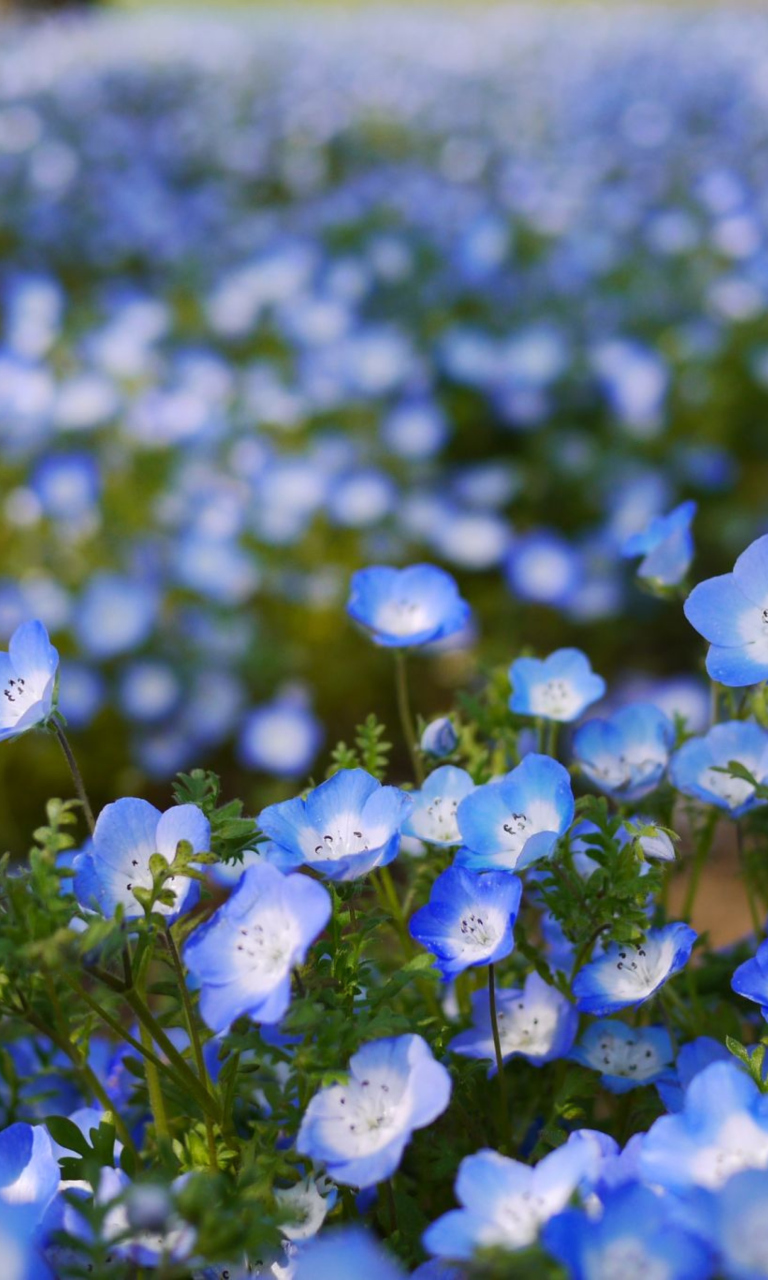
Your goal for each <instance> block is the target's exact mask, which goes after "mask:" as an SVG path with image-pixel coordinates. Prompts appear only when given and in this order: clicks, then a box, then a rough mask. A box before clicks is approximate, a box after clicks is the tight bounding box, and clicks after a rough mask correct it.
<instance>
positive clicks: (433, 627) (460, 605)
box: [347, 564, 471, 649]
mask: <svg viewBox="0 0 768 1280" xmlns="http://www.w3.org/2000/svg"><path fill="white" fill-rule="evenodd" d="M347 612H348V613H349V615H350V617H351V618H353V619H354V620H355V622H357V623H359V624H360V626H362V627H364V628H365V629H366V631H368V633H369V634H370V636H371V639H372V640H373V641H374V642H375V643H376V644H379V645H385V646H387V647H388V648H398V649H401V648H408V647H411V646H417V645H424V644H431V643H433V642H434V641H435V640H445V639H447V638H448V637H449V636H452V635H455V634H456V633H457V632H460V631H463V630H464V628H465V627H466V626H467V624H468V623H469V620H470V616H471V612H470V608H469V605H468V604H467V602H466V600H462V598H461V596H460V595H459V589H458V587H457V585H456V582H455V580H454V579H453V578H452V577H451V575H450V574H449V573H446V572H445V570H444V569H438V568H437V566H436V565H432V564H413V565H409V566H408V568H406V569H394V568H392V567H391V566H389V565H373V566H371V567H370V568H368V569H360V570H358V572H357V573H355V574H353V576H352V583H351V587H350V595H349V600H348V601H347Z"/></svg>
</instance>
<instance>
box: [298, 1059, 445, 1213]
mask: <svg viewBox="0 0 768 1280" xmlns="http://www.w3.org/2000/svg"><path fill="white" fill-rule="evenodd" d="M450 1096H451V1077H450V1076H449V1074H448V1072H447V1071H446V1069H445V1067H444V1066H443V1065H442V1064H441V1063H439V1062H436V1061H435V1059H434V1058H433V1056H432V1052H431V1050H430V1048H429V1045H428V1044H427V1042H426V1041H425V1040H423V1039H422V1038H421V1036H418V1035H405V1036H396V1037H393V1038H391V1039H385V1040H374V1041H373V1042H372V1043H371V1044H366V1045H364V1046H363V1048H362V1049H360V1050H358V1052H357V1053H356V1054H354V1055H353V1057H352V1058H351V1060H350V1063H349V1077H348V1079H347V1082H346V1083H345V1084H335V1085H331V1087H330V1088H328V1089H322V1090H321V1091H320V1093H318V1094H316V1095H315V1097H314V1098H313V1099H312V1101H311V1102H310V1104H309V1106H308V1107H307V1110H306V1112H305V1114H304V1118H303V1120H302V1122H301V1128H300V1130H299V1136H298V1138H297V1141H296V1147H297V1150H298V1151H299V1152H300V1153H301V1154H302V1155H307V1156H310V1157H311V1158H312V1160H314V1161H315V1163H316V1164H322V1165H324V1166H325V1168H326V1170H327V1172H328V1175H329V1176H330V1177H331V1178H333V1180H334V1182H341V1183H343V1184H345V1185H347V1186H352V1187H359V1188H364V1187H372V1186H374V1185H375V1184H376V1183H377V1182H381V1181H383V1179H384V1178H388V1177H389V1176H390V1174H392V1173H394V1172H395V1170H396V1169H397V1167H398V1165H399V1163H400V1160H401V1157H402V1154H403V1151H404V1150H405V1148H406V1146H407V1144H408V1142H409V1141H410V1137H411V1134H412V1133H413V1130H414V1129H423V1128H424V1127H425V1126H426V1125H429V1124H431V1123H432V1121H433V1120H436V1119H437V1117H438V1116H439V1115H441V1114H442V1112H443V1111H445V1109H446V1107H447V1106H448V1103H449V1101H450Z"/></svg>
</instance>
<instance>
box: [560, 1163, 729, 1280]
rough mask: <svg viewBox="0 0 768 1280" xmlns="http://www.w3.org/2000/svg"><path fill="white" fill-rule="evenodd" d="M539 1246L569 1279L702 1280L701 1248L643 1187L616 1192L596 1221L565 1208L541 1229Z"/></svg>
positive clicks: (705, 1258)
mask: <svg viewBox="0 0 768 1280" xmlns="http://www.w3.org/2000/svg"><path fill="white" fill-rule="evenodd" d="M542 1243H543V1245H544V1248H545V1249H547V1250H548V1252H549V1253H551V1254H553V1255H554V1257H555V1258H557V1260H558V1261H559V1262H561V1263H562V1264H563V1266H564V1267H565V1268H566V1269H567V1272H568V1275H569V1276H570V1277H571V1278H572V1280H708V1277H710V1276H711V1275H712V1273H713V1268H712V1263H713V1259H712V1255H711V1251H710V1250H709V1248H708V1247H707V1245H706V1244H705V1243H704V1242H703V1241H702V1240H701V1239H700V1238H699V1237H698V1236H697V1235H695V1234H694V1233H693V1232H692V1231H689V1230H686V1229H685V1227H684V1226H681V1225H680V1223H679V1222H678V1221H677V1220H676V1218H675V1215H674V1211H673V1209H672V1207H671V1206H670V1205H669V1203H668V1202H667V1201H665V1200H664V1199H662V1197H660V1196H657V1195H655V1194H654V1192H653V1191H651V1190H650V1188H649V1187H644V1186H640V1185H638V1184H635V1185H632V1184H630V1185H628V1186H623V1187H618V1188H617V1189H616V1190H615V1191H612V1192H611V1193H610V1194H609V1195H608V1196H607V1197H606V1198H605V1200H604V1201H603V1204H602V1211H601V1213H600V1215H599V1216H593V1215H590V1214H587V1213H584V1212H583V1211H580V1210H578V1209H566V1210H565V1212H564V1213H560V1214H558V1215H557V1217H556V1218H553V1219H552V1221H551V1222H548V1223H547V1225H546V1227H545V1228H544V1232H543V1237H542Z"/></svg>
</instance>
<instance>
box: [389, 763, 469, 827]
mask: <svg viewBox="0 0 768 1280" xmlns="http://www.w3.org/2000/svg"><path fill="white" fill-rule="evenodd" d="M474 789H475V784H474V782H473V781H472V778H471V777H470V775H469V774H468V773H467V772H466V770H465V769H457V768H456V767H455V766H454V765H452V764H444V765H442V766H441V767H440V768H439V769H435V770H434V772H433V773H430V775H429V777H428V778H427V779H426V781H425V782H424V784H423V785H422V788H421V790H420V791H412V792H411V793H410V794H411V799H412V801H413V808H412V809H411V810H410V812H409V814H408V817H407V818H406V820H405V822H404V823H403V834H404V835H408V836H416V838H417V839H418V840H423V841H424V843H425V844H436V845H446V846H450V845H456V844H461V832H460V831H459V824H458V821H457V817H456V814H457V811H458V808H459V804H460V803H461V801H462V800H463V799H464V797H465V796H468V795H470V794H471V792H473V791H474Z"/></svg>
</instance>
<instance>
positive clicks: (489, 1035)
mask: <svg viewBox="0 0 768 1280" xmlns="http://www.w3.org/2000/svg"><path fill="white" fill-rule="evenodd" d="M496 1016H497V1022H498V1028H499V1040H500V1042H501V1056H502V1058H503V1059H504V1061H505V1062H506V1061H508V1059H509V1058H513V1057H515V1055H519V1056H520V1057H521V1058H525V1059H526V1061H527V1062H530V1063H531V1064H532V1065H533V1066H541V1065H542V1064H543V1063H545V1062H552V1061H554V1059H556V1058H563V1057H565V1055H566V1054H567V1053H568V1051H569V1050H570V1048H571V1046H572V1044H573V1041H574V1039H575V1036H576V1030H577V1028H578V1024H579V1015H578V1012H577V1011H576V1009H575V1008H574V1006H573V1005H572V1004H571V1002H570V1000H568V999H566V997H565V996H564V995H562V993H561V992H560V991H558V990H557V988H556V987H551V986H550V985H549V983H547V982H545V981H544V979H543V978H541V977H540V976H539V974H538V973H536V972H535V970H534V972H533V973H530V974H529V975H528V977H527V978H526V980H525V984H524V986H523V987H522V988H508V987H498V988H497V989H496ZM448 1047H449V1049H451V1050H452V1052H453V1053H458V1054H460V1055H461V1056H462V1057H464V1058H480V1059H482V1060H483V1061H487V1062H491V1063H495V1057H496V1053H495V1048H494V1043H493V1028H492V1025H491V1008H490V995H489V992H488V989H487V988H486V987H483V988H481V989H480V990H478V991H474V992H473V993H472V1026H471V1027H470V1028H469V1029H468V1030H467V1031H462V1032H461V1033H460V1034H459V1035H457V1036H454V1038H453V1040H451V1041H450V1044H449V1045H448ZM494 1070H495V1066H494V1067H492V1071H494Z"/></svg>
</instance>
